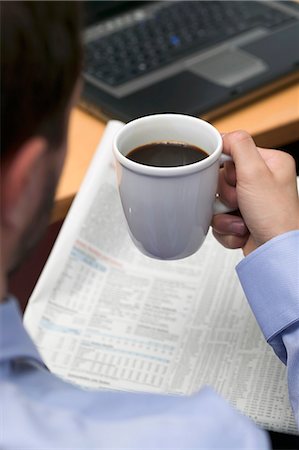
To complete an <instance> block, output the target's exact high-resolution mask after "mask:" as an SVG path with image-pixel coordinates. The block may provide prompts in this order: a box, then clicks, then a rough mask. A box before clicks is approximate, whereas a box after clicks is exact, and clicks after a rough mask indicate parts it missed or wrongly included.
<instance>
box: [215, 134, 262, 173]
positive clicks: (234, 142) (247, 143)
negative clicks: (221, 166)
mask: <svg viewBox="0 0 299 450" xmlns="http://www.w3.org/2000/svg"><path fill="white" fill-rule="evenodd" d="M223 149H224V152H225V153H227V154H229V155H231V156H232V158H233V161H234V163H235V165H236V171H237V173H238V177H241V178H242V179H243V180H244V179H247V180H248V179H250V180H252V177H253V176H254V177H256V178H260V177H262V176H264V175H265V174H268V173H269V169H268V167H267V165H266V163H265V161H264V159H263V157H262V156H261V154H260V152H259V151H258V149H257V147H256V145H255V143H254V141H253V139H252V137H251V136H250V135H249V134H248V133H247V132H246V131H234V132H232V133H227V134H226V135H225V136H223Z"/></svg>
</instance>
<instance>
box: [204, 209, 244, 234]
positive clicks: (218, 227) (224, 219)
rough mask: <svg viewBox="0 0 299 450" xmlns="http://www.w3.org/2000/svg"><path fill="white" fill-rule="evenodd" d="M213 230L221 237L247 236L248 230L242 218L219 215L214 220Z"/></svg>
mask: <svg viewBox="0 0 299 450" xmlns="http://www.w3.org/2000/svg"><path fill="white" fill-rule="evenodd" d="M211 225H212V228H213V230H214V231H215V232H216V233H218V234H221V235H234V236H242V237H244V236H247V235H248V228H247V227H246V225H245V223H244V220H243V219H242V217H240V216H235V215H230V214H217V215H215V216H214V217H213V219H212V224H211Z"/></svg>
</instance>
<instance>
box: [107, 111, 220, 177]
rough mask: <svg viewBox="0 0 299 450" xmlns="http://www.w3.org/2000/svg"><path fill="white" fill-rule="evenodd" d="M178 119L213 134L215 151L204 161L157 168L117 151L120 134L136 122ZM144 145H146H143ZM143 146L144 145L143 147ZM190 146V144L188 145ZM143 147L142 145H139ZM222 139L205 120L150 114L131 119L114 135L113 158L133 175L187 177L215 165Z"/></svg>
mask: <svg viewBox="0 0 299 450" xmlns="http://www.w3.org/2000/svg"><path fill="white" fill-rule="evenodd" d="M178 117H183V118H184V119H185V120H190V121H193V122H195V121H196V122H200V123H201V126H204V127H206V128H208V129H209V130H210V131H211V132H213V134H214V135H215V136H216V139H217V145H216V149H215V150H214V151H213V153H212V154H210V155H208V156H207V157H206V158H205V159H203V160H201V161H197V162H194V163H191V164H187V165H185V166H176V167H157V166H149V165H146V164H141V163H138V162H136V161H132V160H131V159H129V158H127V156H124V155H123V154H122V153H121V152H120V150H119V149H118V140H119V137H120V136H121V134H122V133H123V131H124V129H125V128H126V132H127V131H128V130H130V128H133V127H135V126H136V125H138V122H146V121H150V120H152V118H155V119H161V120H164V119H175V118H178ZM145 144H146V143H145ZM145 144H144V145H145ZM190 144H192V143H190ZM141 145H143V144H141ZM222 145H223V143H222V137H221V134H220V133H219V131H218V130H217V129H216V128H215V127H214V126H213V125H212V124H210V123H209V122H207V121H206V120H203V119H200V118H198V117H195V116H190V115H188V114H176V113H164V114H150V115H147V116H143V117H139V118H137V119H133V120H131V121H130V122H128V123H126V124H125V125H124V127H122V128H121V129H120V130H119V131H118V132H117V134H116V135H115V137H114V139H113V153H114V156H115V158H116V159H117V160H118V161H119V163H120V164H121V165H122V166H124V167H126V168H127V169H129V170H131V171H132V172H135V173H140V174H143V175H148V176H157V177H174V176H183V175H188V174H191V173H194V172H198V171H201V170H203V169H205V168H207V167H209V166H211V165H212V164H214V163H215V161H217V160H218V159H219V158H220V155H221V153H222Z"/></svg>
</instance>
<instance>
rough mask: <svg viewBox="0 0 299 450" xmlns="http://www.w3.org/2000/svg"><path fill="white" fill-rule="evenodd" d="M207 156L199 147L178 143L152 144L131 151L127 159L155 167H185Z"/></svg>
mask: <svg viewBox="0 0 299 450" xmlns="http://www.w3.org/2000/svg"><path fill="white" fill-rule="evenodd" d="M208 156H209V155H208V154H207V153H206V152H205V151H204V150H202V149H201V148H199V147H196V146H195V145H190V144H184V143H180V142H153V143H151V144H146V145H141V146H140V147H137V148H135V149H134V150H131V151H130V152H129V153H128V155H127V158H129V159H131V160H132V161H135V162H137V163H140V164H145V165H147V166H155V167H177V166H186V165H188V164H192V163H195V162H198V161H201V160H202V159H205V158H207V157H208Z"/></svg>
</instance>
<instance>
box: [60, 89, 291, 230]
mask: <svg viewBox="0 0 299 450" xmlns="http://www.w3.org/2000/svg"><path fill="white" fill-rule="evenodd" d="M212 123H213V125H215V126H216V128H218V129H219V130H220V131H222V132H228V131H233V130H237V129H244V130H247V131H248V132H249V133H250V134H251V135H252V136H253V137H254V138H255V141H256V143H257V144H258V145H260V146H264V147H274V148H275V147H280V146H283V145H284V144H288V143H290V142H294V141H296V140H299V83H297V84H295V85H291V86H289V87H287V88H285V89H284V90H281V91H278V92H276V93H275V94H272V95H269V96H268V97H265V98H262V99H260V100H258V101H255V102H254V103H251V104H249V105H247V106H245V107H242V108H240V109H238V110H236V111H234V112H232V113H230V114H227V115H226V116H224V117H220V118H218V119H216V120H213V121H212ZM104 129H105V124H104V122H101V121H100V120H98V119H95V118H94V117H92V116H90V115H89V114H87V113H85V112H83V111H82V110H79V109H77V108H75V109H74V111H73V112H72V116H71V123H70V130H69V151H68V156H67V159H66V163H65V167H64V171H63V174H62V178H61V180H60V184H59V186H58V190H57V193H56V199H55V206H54V210H53V215H52V222H55V221H57V220H61V219H63V218H64V217H65V215H66V213H67V211H68V209H69V207H70V205H71V202H72V200H73V198H74V196H75V194H76V192H77V191H78V189H79V186H80V184H81V181H82V180H83V177H84V174H85V172H86V169H87V167H88V165H89V163H90V160H91V158H92V155H93V153H94V151H95V149H96V147H97V145H98V142H99V140H100V138H101V136H102V133H103V131H104ZM298 151H299V149H298Z"/></svg>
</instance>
